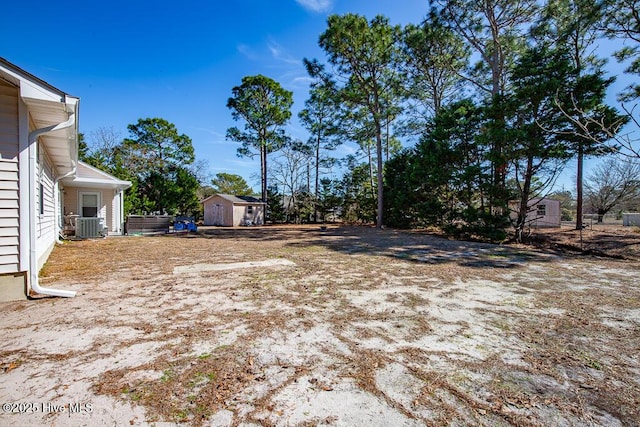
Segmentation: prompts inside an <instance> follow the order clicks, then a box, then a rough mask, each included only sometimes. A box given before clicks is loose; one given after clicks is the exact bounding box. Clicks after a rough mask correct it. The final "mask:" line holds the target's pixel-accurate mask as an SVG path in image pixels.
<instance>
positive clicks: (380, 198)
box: [376, 123, 384, 228]
mask: <svg viewBox="0 0 640 427" xmlns="http://www.w3.org/2000/svg"><path fill="white" fill-rule="evenodd" d="M376 152H377V154H378V159H377V160H378V170H377V175H378V212H377V213H376V227H377V228H382V225H383V222H382V209H383V206H384V203H383V197H384V196H383V193H384V188H383V187H382V129H380V123H376Z"/></svg>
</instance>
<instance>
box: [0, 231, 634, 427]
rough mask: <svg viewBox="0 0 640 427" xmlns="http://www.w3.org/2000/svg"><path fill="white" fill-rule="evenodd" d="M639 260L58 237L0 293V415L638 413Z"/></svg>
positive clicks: (354, 244)
mask: <svg viewBox="0 0 640 427" xmlns="http://www.w3.org/2000/svg"><path fill="white" fill-rule="evenodd" d="M639 270H640V269H639V266H638V263H636V262H629V261H619V260H612V259H599V258H595V257H584V256H581V257H577V256H576V257H570V256H563V255H558V254H550V253H542V252H536V251H533V250H527V249H518V248H513V247H507V246H493V245H484V244H474V243H465V242H454V241H447V240H444V239H440V238H437V237H433V236H428V235H424V234H419V233H401V232H395V231H393V230H383V231H376V230H373V229H370V228H350V227H332V226H330V227H329V228H328V229H327V230H326V231H321V230H320V229H319V227H317V226H308V227H267V228H261V229H258V228H254V229H241V230H239V229H211V230H203V231H201V232H200V233H199V234H198V235H181V236H174V235H170V236H161V237H127V238H108V239H105V240H96V241H83V242H68V243H65V244H64V245H62V246H60V247H58V248H56V249H55V251H54V253H53V255H52V257H51V258H50V261H49V263H48V264H47V266H46V268H45V270H44V271H43V279H42V284H43V285H44V286H49V287H56V288H62V289H73V290H77V291H78V296H77V297H76V298H73V299H60V298H38V299H34V300H30V301H22V302H16V303H5V304H2V305H0V330H1V332H2V341H1V342H2V344H1V348H0V400H1V402H0V403H3V412H2V413H0V425H2V426H4V425H20V426H22V425H52V426H67V425H73V426H76V425H87V426H98V425H117V426H122V425H146V424H155V425H163V424H164V423H169V424H164V425H172V424H174V423H186V424H193V425H212V426H227V425H242V426H252V425H277V426H295V425H332V426H368V427H370V426H419V425H434V426H441V425H457V426H460V425H486V426H501V425H524V426H528V425H556V426H563V425H565V426H575V425H603V426H616V425H625V426H634V425H639V420H640V274H639V273H640V271H639Z"/></svg>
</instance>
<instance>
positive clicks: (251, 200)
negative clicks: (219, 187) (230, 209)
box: [202, 194, 264, 205]
mask: <svg viewBox="0 0 640 427" xmlns="http://www.w3.org/2000/svg"><path fill="white" fill-rule="evenodd" d="M214 197H221V198H223V199H225V200H228V201H230V202H232V203H233V204H241V205H247V204H252V205H255V204H264V202H263V201H262V200H260V199H257V198H255V197H253V196H234V195H231V194H214V195H213V196H209V197H207V198H206V199H204V200H203V201H202V203H205V202H206V201H207V200H210V199H212V198H214Z"/></svg>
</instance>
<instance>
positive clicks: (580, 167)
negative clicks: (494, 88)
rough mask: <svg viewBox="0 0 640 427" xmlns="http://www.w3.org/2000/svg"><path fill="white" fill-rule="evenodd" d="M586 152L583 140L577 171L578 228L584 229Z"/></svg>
mask: <svg viewBox="0 0 640 427" xmlns="http://www.w3.org/2000/svg"><path fill="white" fill-rule="evenodd" d="M583 166H584V152H583V147H582V142H580V143H579V144H578V170H577V172H576V230H582V199H583V196H582V175H583V169H584V168H583Z"/></svg>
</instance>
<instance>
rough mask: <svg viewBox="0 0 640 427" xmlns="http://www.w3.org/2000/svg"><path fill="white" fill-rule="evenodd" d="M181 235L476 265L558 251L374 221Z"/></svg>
mask: <svg viewBox="0 0 640 427" xmlns="http://www.w3.org/2000/svg"><path fill="white" fill-rule="evenodd" d="M172 236H173V237H177V238H187V239H188V238H205V239H213V240H221V239H225V240H226V239H236V240H238V239H240V240H242V239H247V240H252V241H254V240H261V241H265V242H271V241H286V242H287V243H286V246H287V247H291V248H306V247H311V246H321V247H325V248H327V249H329V250H332V251H336V252H340V253H343V254H347V255H353V256H357V255H373V256H380V257H385V258H391V259H397V260H404V261H409V262H415V263H422V264H446V263H454V264H456V265H459V266H464V267H474V268H501V269H509V268H517V267H521V266H523V265H525V264H526V263H527V262H530V261H536V262H550V261H552V260H556V259H557V254H552V253H545V252H540V251H535V250H530V249H523V248H521V247H513V246H508V245H498V244H491V243H480V242H469V241H460V240H449V239H446V238H444V237H441V236H437V235H433V234H428V233H425V232H418V231H404V230H402V231H401V230H395V229H383V230H379V229H376V228H374V227H369V226H346V225H340V226H335V225H332V226H326V227H325V226H320V225H303V226H277V225H276V226H265V227H247V228H219V227H216V228H212V227H208V228H201V229H200V230H199V231H198V232H197V233H188V234H187V233H184V234H174V235H172Z"/></svg>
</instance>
